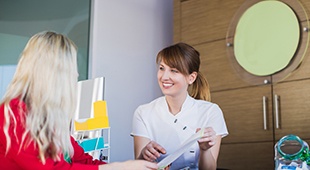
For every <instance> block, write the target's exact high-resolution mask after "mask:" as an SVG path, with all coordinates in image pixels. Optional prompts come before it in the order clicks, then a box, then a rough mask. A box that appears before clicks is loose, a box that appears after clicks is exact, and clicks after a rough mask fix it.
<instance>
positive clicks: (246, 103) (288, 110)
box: [212, 79, 310, 170]
mask: <svg viewBox="0 0 310 170" xmlns="http://www.w3.org/2000/svg"><path fill="white" fill-rule="evenodd" d="M309 84H310V79H305V80H298V81H290V82H283V83H278V84H275V85H262V86H257V87H248V88H240V89H235V90H227V91H219V92H214V93H212V100H213V102H215V103H217V104H219V106H220V107H221V108H222V110H223V113H224V116H225V120H226V123H227V127H228V130H229V135H228V136H227V137H225V138H223V140H222V147H221V152H220V156H219V161H218V164H219V167H221V168H228V169H239V170H240V169H247V168H245V167H250V166H254V167H260V166H262V165H260V164H264V163H265V164H267V165H270V164H271V162H272V163H273V162H274V161H273V156H274V152H273V148H272V147H273V146H274V144H275V143H276V142H277V141H278V140H279V139H280V138H282V137H283V136H285V135H288V134H294V135H297V136H299V137H300V138H302V139H303V140H309V139H310V133H309V131H308V129H310V124H309V121H310V116H309V113H310V100H309V99H310V86H309ZM265 147H266V148H265ZM267 147H268V148H269V149H267ZM257 148H260V149H258V150H257ZM233 152H235V153H238V154H237V156H236V155H234V154H232V153H233ZM240 160H243V161H242V162H243V164H244V165H243V166H244V167H243V168H241V167H239V166H240V164H239V163H241V162H240ZM253 160H259V161H253ZM238 161H239V163H238V164H239V165H237V164H236V163H232V162H238ZM254 169H255V168H254ZM259 169H260V168H259Z"/></svg>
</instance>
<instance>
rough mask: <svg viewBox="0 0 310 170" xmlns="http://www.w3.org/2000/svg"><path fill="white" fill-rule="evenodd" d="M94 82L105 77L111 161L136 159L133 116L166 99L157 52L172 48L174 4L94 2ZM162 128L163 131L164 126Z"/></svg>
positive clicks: (155, 0)
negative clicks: (146, 105)
mask: <svg viewBox="0 0 310 170" xmlns="http://www.w3.org/2000/svg"><path fill="white" fill-rule="evenodd" d="M92 3H93V10H92V23H91V41H90V63H89V66H90V78H95V77H100V76H104V77H105V95H104V98H105V100H106V101H107V106H108V114H109V121H110V126H111V157H110V158H111V161H112V162H114V161H124V160H128V159H134V153H133V138H132V137H131V136H130V132H131V126H132V116H133V113H134V110H135V109H136V108H137V107H138V105H140V104H144V103H148V102H150V101H151V100H153V99H155V98H156V97H158V96H160V95H161V91H160V89H159V87H158V84H157V79H156V64H155V58H156V54H157V53H158V51H159V50H161V49H162V48H164V47H166V46H168V45H171V44H172V37H173V31H172V30H173V16H172V13H173V1H172V0H130V1H129V0H112V1H109V0H93V1H92ZM158 128H160V127H158Z"/></svg>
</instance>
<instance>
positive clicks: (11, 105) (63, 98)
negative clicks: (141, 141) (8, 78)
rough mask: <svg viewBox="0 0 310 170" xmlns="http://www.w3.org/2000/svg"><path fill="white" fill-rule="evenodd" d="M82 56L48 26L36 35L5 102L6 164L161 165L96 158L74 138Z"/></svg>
mask: <svg viewBox="0 0 310 170" xmlns="http://www.w3.org/2000/svg"><path fill="white" fill-rule="evenodd" d="M76 56H77V51H76V46H75V45H74V43H73V42H72V41H71V40H70V39H68V38H67V37H65V36H64V35H61V34H58V33H55V32H50V31H45V32H40V33H38V34H36V35H34V36H33V37H31V38H30V40H29V41H28V43H27V45H26V47H25V49H24V50H23V52H22V54H21V58H20V60H19V62H18V65H17V70H16V73H15V75H14V77H13V80H12V82H11V83H10V85H9V86H8V89H7V91H6V93H5V95H4V98H3V101H2V102H1V105H0V162H1V163H0V169H10V170H15V169H16V170H17V169H32V170H33V169H88V170H91V169H104V170H109V169H156V168H157V165H156V164H153V163H151V162H147V161H126V162H115V163H111V164H105V162H101V161H99V160H93V158H92V157H91V156H90V155H88V154H85V153H84V151H83V149H82V148H81V147H80V146H79V145H78V144H77V143H76V142H75V141H74V139H73V138H72V137H70V129H69V125H70V120H71V118H72V116H73V115H72V114H73V113H74V110H75V108H76V106H75V103H76V101H75V100H76V96H75V93H76V85H77V77H78V72H77V63H76V62H77V61H76V60H77V58H76Z"/></svg>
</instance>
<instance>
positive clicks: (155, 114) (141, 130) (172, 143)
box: [131, 95, 228, 170]
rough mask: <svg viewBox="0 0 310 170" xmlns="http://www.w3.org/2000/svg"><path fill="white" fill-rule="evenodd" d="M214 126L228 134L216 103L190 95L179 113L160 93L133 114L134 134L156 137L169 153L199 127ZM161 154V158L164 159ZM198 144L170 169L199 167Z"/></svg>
mask: <svg viewBox="0 0 310 170" xmlns="http://www.w3.org/2000/svg"><path fill="white" fill-rule="evenodd" d="M205 127H212V128H213V129H214V131H215V132H216V134H217V135H221V136H222V137H224V136H226V135H227V134H228V131H227V128H226V123H225V120H224V117H223V113H222V111H221V109H220V108H219V106H218V105H217V104H214V103H211V102H207V101H204V100H195V99H194V98H192V97H190V96H189V95H188V96H187V98H186V100H185V102H184V103H183V105H182V108H181V111H180V112H179V113H178V114H177V115H173V114H171V113H170V112H169V108H168V104H167V102H166V98H165V97H164V96H163V97H159V98H157V99H155V100H154V101H152V102H150V103H148V104H144V105H141V106H139V107H138V108H137V109H136V111H135V114H134V117H133V129H132V133H131V135H133V136H142V137H146V138H148V139H150V140H153V141H155V142H157V143H158V144H160V145H161V146H162V147H164V148H165V149H166V151H167V153H166V154H165V155H166V156H167V155H169V154H170V153H173V152H174V151H175V150H176V149H177V148H178V147H180V145H181V144H182V143H183V142H184V141H185V140H186V139H188V138H189V137H191V136H192V135H193V134H194V133H195V132H196V129H197V128H205ZM165 155H162V156H161V157H160V158H159V159H158V161H160V160H162V159H163V158H164V157H165ZM198 158H199V146H198V143H195V144H194V145H192V146H191V147H190V148H188V151H186V152H185V153H184V154H183V155H181V156H180V157H179V158H178V159H177V160H175V161H174V162H173V163H172V165H171V167H170V169H171V170H177V169H182V168H185V167H190V169H197V168H198Z"/></svg>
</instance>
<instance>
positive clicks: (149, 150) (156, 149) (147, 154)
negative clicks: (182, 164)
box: [139, 141, 166, 162]
mask: <svg viewBox="0 0 310 170" xmlns="http://www.w3.org/2000/svg"><path fill="white" fill-rule="evenodd" d="M165 153H166V150H165V149H164V148H163V147H162V146H160V145H159V144H158V143H156V142H154V141H150V142H149V143H148V144H147V145H146V146H145V147H144V148H143V149H142V151H141V154H140V156H139V158H140V159H145V160H148V161H151V162H154V161H155V160H156V159H157V158H159V157H160V154H165Z"/></svg>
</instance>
